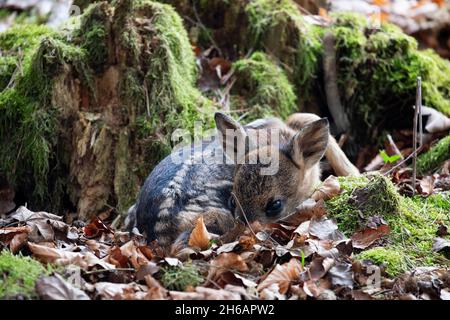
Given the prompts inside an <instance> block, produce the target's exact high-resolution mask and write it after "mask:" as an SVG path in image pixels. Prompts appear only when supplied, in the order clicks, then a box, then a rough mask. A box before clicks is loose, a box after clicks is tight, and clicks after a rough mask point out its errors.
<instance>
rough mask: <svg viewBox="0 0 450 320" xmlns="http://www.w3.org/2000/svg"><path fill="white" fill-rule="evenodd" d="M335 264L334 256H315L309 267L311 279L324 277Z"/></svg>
mask: <svg viewBox="0 0 450 320" xmlns="http://www.w3.org/2000/svg"><path fill="white" fill-rule="evenodd" d="M333 265H334V259H333V258H323V257H317V258H315V259H314V260H313V261H312V262H311V264H310V266H309V269H308V275H309V276H310V280H313V281H316V280H319V279H321V278H323V277H324V276H325V275H326V274H327V272H328V270H330V269H331V267H332V266H333Z"/></svg>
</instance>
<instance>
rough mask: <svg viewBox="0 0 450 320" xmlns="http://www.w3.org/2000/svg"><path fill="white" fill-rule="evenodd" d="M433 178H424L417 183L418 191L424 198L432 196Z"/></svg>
mask: <svg viewBox="0 0 450 320" xmlns="http://www.w3.org/2000/svg"><path fill="white" fill-rule="evenodd" d="M434 180H435V179H434V177H433V176H425V177H423V178H422V179H420V181H419V191H420V193H421V194H423V195H425V196H429V195H431V194H433V190H434Z"/></svg>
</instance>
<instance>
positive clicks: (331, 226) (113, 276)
mask: <svg viewBox="0 0 450 320" xmlns="http://www.w3.org/2000/svg"><path fill="white" fill-rule="evenodd" d="M394 176H395V175H394ZM394 179H395V177H394ZM340 192H341V190H340V186H339V182H338V180H337V179H336V178H328V179H326V180H325V181H324V183H323V184H322V185H321V186H320V187H318V189H317V190H316V192H314V194H313V197H312V198H311V199H308V200H307V201H305V202H304V203H303V204H301V205H300V206H299V207H298V208H297V210H296V212H294V213H293V214H291V215H290V216H288V217H285V218H283V219H281V220H279V221H277V222H275V223H270V224H266V225H262V224H259V223H253V224H252V225H251V226H245V225H243V224H242V223H237V224H236V227H235V228H234V229H232V230H230V231H229V232H228V233H227V234H224V235H223V236H221V237H219V238H217V237H215V235H212V234H210V233H209V231H208V230H207V228H206V226H205V224H204V221H203V219H202V218H201V217H200V218H199V219H198V220H197V222H196V224H195V227H194V229H193V231H192V232H191V234H190V237H189V238H188V239H187V241H186V242H187V243H185V244H184V245H180V244H177V245H174V246H173V247H172V248H171V249H170V250H164V249H163V248H161V247H160V246H159V245H158V243H157V242H152V243H150V244H147V243H146V241H145V239H144V237H143V236H142V235H140V234H138V233H137V234H136V233H128V232H123V231H118V230H113V229H112V228H110V227H109V226H107V225H106V224H105V223H104V222H103V221H102V220H101V219H100V218H98V217H97V218H94V219H93V220H92V221H91V222H90V223H89V224H87V225H86V226H74V225H72V226H70V225H68V224H66V223H65V222H63V221H62V218H61V217H59V216H57V215H54V214H50V213H46V212H32V211H30V210H29V209H27V208H25V207H19V208H18V209H17V210H16V211H15V212H13V213H12V214H11V216H10V219H12V221H13V224H12V225H9V226H7V227H3V228H0V245H1V246H2V247H4V248H7V249H10V250H11V251H12V252H19V251H21V252H28V253H29V254H31V255H32V257H34V258H35V259H37V260H39V261H41V262H42V263H44V264H52V265H55V266H56V267H58V266H61V267H63V269H65V270H66V271H67V270H71V268H77V270H79V273H78V274H79V279H77V280H78V281H75V282H74V281H73V276H71V275H70V274H69V276H68V275H67V272H66V273H64V272H62V271H61V270H63V269H60V268H59V269H58V268H56V269H55V270H57V271H55V272H54V274H53V275H50V276H47V277H42V278H40V279H39V280H38V282H37V285H36V292H37V293H38V295H39V296H40V297H41V298H42V299H52V300H59V299H124V300H130V299H138V300H152V299H174V300H178V299H201V300H202V299H211V300H212V299H232V300H236V299H321V300H335V299H355V300H361V299H386V298H389V299H410V300H411V299H443V300H446V299H449V296H450V293H449V292H450V273H449V272H448V270H447V269H444V268H417V269H414V270H413V271H411V272H409V273H406V274H402V275H400V276H398V277H397V278H395V279H391V278H389V277H388V276H387V275H385V274H383V272H382V270H381V269H380V267H378V266H376V265H374V264H373V263H371V262H370V261H364V260H363V261H359V260H355V259H354V253H357V252H360V251H361V250H366V249H368V248H371V247H373V246H374V245H375V244H377V243H378V242H380V241H383V239H384V238H385V237H386V236H387V235H389V233H390V226H389V225H388V224H387V223H386V222H385V221H384V220H383V219H382V218H381V217H371V219H370V221H367V224H366V227H364V228H362V229H360V230H358V231H356V232H355V233H354V234H353V235H352V236H351V237H349V238H348V237H346V236H344V234H343V233H342V232H340V231H339V229H338V226H337V224H336V222H335V221H334V220H333V219H330V218H328V217H327V214H326V207H325V205H324V200H325V199H330V198H332V197H334V196H336V195H338V194H339V193H340ZM427 193H428V192H427ZM446 230H447V229H446V226H445V225H443V224H441V225H440V226H439V229H437V230H436V239H435V241H434V245H433V250H435V251H446V250H448V249H449V247H450V244H449V241H448V240H446V239H445V238H443V237H445V236H446V235H447V233H446ZM212 239H214V240H212ZM376 274H379V275H380V276H379V277H378V278H376V279H375V278H374V275H376ZM167 279H171V280H170V281H175V282H176V281H182V285H179V284H177V285H175V286H171V285H168V283H169V282H167V281H168V280H167ZM374 279H375V280H376V281H378V284H377V285H372V282H373V280H374ZM376 281H375V282H376ZM165 284H166V285H168V287H167V286H165ZM174 289H175V290H174Z"/></svg>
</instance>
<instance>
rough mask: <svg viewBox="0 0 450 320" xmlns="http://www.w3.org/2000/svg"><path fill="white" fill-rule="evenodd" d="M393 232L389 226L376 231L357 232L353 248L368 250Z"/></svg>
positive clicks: (383, 226)
mask: <svg viewBox="0 0 450 320" xmlns="http://www.w3.org/2000/svg"><path fill="white" fill-rule="evenodd" d="M390 232H391V228H389V226H388V225H385V224H382V225H380V226H378V227H377V228H376V229H372V228H366V229H364V230H361V231H358V232H356V233H355V234H354V235H353V236H352V237H351V239H352V244H353V248H357V249H366V248H367V247H369V246H370V245H371V244H373V243H374V242H375V241H377V240H378V239H380V238H382V237H384V236H387V235H388V234H389V233H390Z"/></svg>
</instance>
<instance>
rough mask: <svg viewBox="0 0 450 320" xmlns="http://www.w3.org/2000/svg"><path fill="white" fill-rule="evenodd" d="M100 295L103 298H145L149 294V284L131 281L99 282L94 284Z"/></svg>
mask: <svg viewBox="0 0 450 320" xmlns="http://www.w3.org/2000/svg"><path fill="white" fill-rule="evenodd" d="M94 288H95V291H96V293H97V295H98V296H100V297H101V298H103V299H107V300H113V299H123V300H143V299H145V298H146V296H147V293H148V292H147V291H148V289H147V286H144V285H139V284H137V283H135V282H131V283H112V282H97V283H95V284H94Z"/></svg>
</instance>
